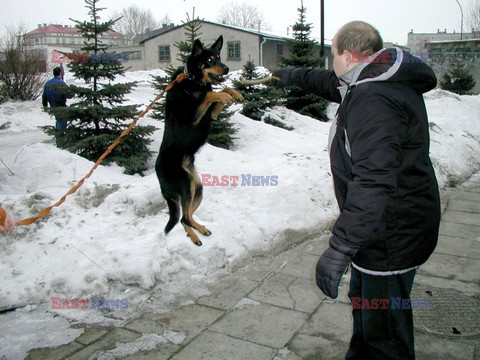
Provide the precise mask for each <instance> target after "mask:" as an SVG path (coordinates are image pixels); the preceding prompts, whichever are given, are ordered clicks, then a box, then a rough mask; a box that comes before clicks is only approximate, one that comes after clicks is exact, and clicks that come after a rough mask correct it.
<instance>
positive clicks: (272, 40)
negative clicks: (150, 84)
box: [128, 20, 333, 70]
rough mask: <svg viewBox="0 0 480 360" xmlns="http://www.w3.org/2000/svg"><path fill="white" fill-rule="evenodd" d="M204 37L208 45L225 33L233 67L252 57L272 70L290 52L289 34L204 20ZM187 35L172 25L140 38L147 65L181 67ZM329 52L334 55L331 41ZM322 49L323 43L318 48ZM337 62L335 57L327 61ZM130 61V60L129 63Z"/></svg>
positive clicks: (227, 58)
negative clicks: (180, 48) (181, 44)
mask: <svg viewBox="0 0 480 360" xmlns="http://www.w3.org/2000/svg"><path fill="white" fill-rule="evenodd" d="M200 22H201V26H202V27H201V30H200V32H201V36H200V40H201V41H202V42H203V43H204V44H206V45H207V46H208V45H210V44H213V42H215V40H216V39H217V38H218V36H219V35H223V41H224V42H223V49H222V61H223V62H224V63H225V64H226V65H227V66H228V67H229V68H230V70H241V69H242V68H243V66H244V65H245V64H246V62H247V61H249V60H251V61H253V62H254V63H255V65H257V66H264V67H266V68H268V69H270V70H273V69H275V68H277V67H278V64H279V63H280V60H281V57H282V56H288V49H287V46H286V43H285V42H286V40H287V38H286V37H282V36H278V35H274V34H268V33H265V32H259V31H256V30H251V29H244V28H239V27H235V26H230V25H224V24H219V23H214V22H210V21H205V20H200ZM183 39H185V29H184V25H179V26H176V27H172V28H170V29H168V30H166V31H163V32H161V33H159V34H155V35H153V36H151V37H149V38H146V39H145V40H142V41H141V42H140V47H142V46H143V51H144V54H145V59H144V69H143V70H151V69H158V68H169V67H170V66H173V67H178V66H180V65H182V64H180V62H179V61H178V59H177V57H178V49H177V48H176V47H175V43H177V42H179V41H181V40H183ZM327 47H328V48H327V49H326V50H325V54H327V55H328V56H330V57H331V54H330V53H331V51H330V47H331V46H329V45H327ZM315 51H316V52H317V54H319V53H320V47H318V48H317V49H316V50H315ZM327 63H329V64H333V62H332V59H330V61H327ZM128 65H130V64H128Z"/></svg>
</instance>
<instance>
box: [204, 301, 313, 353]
mask: <svg viewBox="0 0 480 360" xmlns="http://www.w3.org/2000/svg"><path fill="white" fill-rule="evenodd" d="M241 303H242V304H238V306H237V307H235V308H234V309H232V310H231V311H229V312H228V313H227V314H226V315H225V316H224V317H223V318H222V319H220V320H219V321H218V322H216V323H215V324H214V325H212V326H211V327H210V330H211V331H214V332H218V333H222V334H226V335H230V336H232V337H235V338H239V339H242V340H246V341H251V342H254V343H256V344H260V345H264V346H268V347H271V348H275V349H281V348H282V347H284V346H285V344H286V343H287V342H288V341H289V340H290V339H291V338H292V337H293V335H294V334H295V333H296V331H297V330H298V329H299V328H300V327H301V326H302V324H303V322H304V321H305V320H306V318H307V316H308V315H307V314H305V313H302V312H300V311H294V310H290V309H285V308H281V307H278V306H274V305H270V304H264V303H260V302H256V301H254V300H250V299H244V300H243V301H242V302H241Z"/></svg>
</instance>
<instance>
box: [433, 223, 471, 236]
mask: <svg viewBox="0 0 480 360" xmlns="http://www.w3.org/2000/svg"><path fill="white" fill-rule="evenodd" d="M478 228H479V227H478V226H474V225H465V224H458V223H452V222H447V221H442V222H441V223H440V235H444V236H451V237H456V238H461V239H477V238H478V236H479V235H478V231H479V229H478Z"/></svg>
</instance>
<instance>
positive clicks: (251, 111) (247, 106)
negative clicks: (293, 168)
mask: <svg viewBox="0 0 480 360" xmlns="http://www.w3.org/2000/svg"><path fill="white" fill-rule="evenodd" d="M259 77H260V75H259V74H258V73H257V71H256V66H255V63H254V62H253V61H251V60H249V61H247V63H246V64H245V65H244V66H243V70H242V78H243V79H246V80H255V79H258V78H259ZM233 85H234V87H235V88H236V89H237V90H238V91H240V92H241V93H242V95H243V97H244V98H245V101H244V102H243V107H242V110H241V111H240V113H241V114H242V115H245V116H247V117H249V118H251V119H253V120H257V121H262V120H263V121H264V122H265V123H268V124H271V125H274V126H277V127H281V128H283V129H286V130H293V128H291V127H288V126H287V125H285V124H284V123H282V122H281V121H278V120H275V119H273V118H271V117H270V116H265V112H266V111H267V110H268V109H271V108H273V107H274V106H277V105H281V104H282V101H281V100H280V99H281V97H282V95H283V93H282V91H281V90H279V89H277V88H275V87H273V86H264V85H245V84H242V83H241V82H240V81H234V82H233Z"/></svg>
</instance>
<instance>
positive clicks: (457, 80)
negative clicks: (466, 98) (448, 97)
mask: <svg viewBox="0 0 480 360" xmlns="http://www.w3.org/2000/svg"><path fill="white" fill-rule="evenodd" d="M475 83H476V82H475V79H474V78H473V76H472V74H471V73H470V72H469V71H468V70H467V69H465V63H462V62H457V63H454V64H453V69H451V70H448V71H447V72H446V73H445V74H444V75H443V77H442V79H441V80H440V88H442V89H443V90H448V91H452V92H454V93H457V94H459V95H465V94H468V92H469V91H470V90H472V89H473V88H474V87H475Z"/></svg>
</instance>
